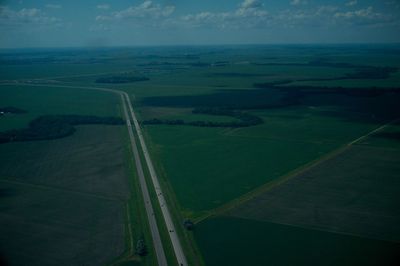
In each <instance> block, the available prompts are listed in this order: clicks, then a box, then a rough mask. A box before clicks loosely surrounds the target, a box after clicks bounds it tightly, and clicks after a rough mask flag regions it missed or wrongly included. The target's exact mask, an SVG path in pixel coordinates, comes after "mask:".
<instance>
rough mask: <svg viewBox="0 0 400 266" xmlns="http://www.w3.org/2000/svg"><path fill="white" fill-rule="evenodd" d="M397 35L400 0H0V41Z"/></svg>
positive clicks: (275, 40)
mask: <svg viewBox="0 0 400 266" xmlns="http://www.w3.org/2000/svg"><path fill="white" fill-rule="evenodd" d="M314 43H322V44H323V43H400V0H330V1H327V0H279V1H272V0H130V1H129V0H113V1H111V0H108V1H107V0H104V1H95V0H81V1H77V0H68V1H65V0H64V1H63V0H49V1H48V0H15V1H7V0H6V1H4V0H0V48H24V47H103V46H146V45H151V46H154V45H213V44H314Z"/></svg>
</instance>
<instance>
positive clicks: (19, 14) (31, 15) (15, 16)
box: [0, 6, 61, 27]
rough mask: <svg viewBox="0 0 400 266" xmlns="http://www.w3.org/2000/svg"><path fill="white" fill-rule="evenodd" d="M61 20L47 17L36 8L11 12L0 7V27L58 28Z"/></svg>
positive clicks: (6, 8)
mask: <svg viewBox="0 0 400 266" xmlns="http://www.w3.org/2000/svg"><path fill="white" fill-rule="evenodd" d="M60 23H61V20H60V19H58V18H55V17H50V16H47V15H46V14H45V13H44V12H43V11H41V10H40V9H37V8H22V9H20V10H12V9H10V8H8V7H5V6H0V27H16V26H21V25H41V26H60Z"/></svg>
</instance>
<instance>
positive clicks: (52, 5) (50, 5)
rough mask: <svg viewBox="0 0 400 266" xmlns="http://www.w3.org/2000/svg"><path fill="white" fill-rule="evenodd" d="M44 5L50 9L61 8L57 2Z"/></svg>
mask: <svg viewBox="0 0 400 266" xmlns="http://www.w3.org/2000/svg"><path fill="white" fill-rule="evenodd" d="M45 7H46V8H50V9H60V8H62V6H61V5H58V4H47V5H45Z"/></svg>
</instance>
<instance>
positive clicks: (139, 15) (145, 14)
mask: <svg viewBox="0 0 400 266" xmlns="http://www.w3.org/2000/svg"><path fill="white" fill-rule="evenodd" d="M174 11H175V6H171V5H170V6H161V5H160V4H154V3H153V2H152V1H149V0H146V1H144V2H143V3H142V4H140V5H137V6H130V7H128V8H127V9H124V10H120V11H116V12H113V13H111V15H108V16H97V17H96V20H97V21H115V20H129V19H144V18H152V19H159V18H166V17H168V16H170V15H171V14H172V13H173V12H174Z"/></svg>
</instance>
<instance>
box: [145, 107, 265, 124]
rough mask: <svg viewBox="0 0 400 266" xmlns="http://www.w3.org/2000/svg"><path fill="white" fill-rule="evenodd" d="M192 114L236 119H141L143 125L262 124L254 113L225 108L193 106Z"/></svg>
mask: <svg viewBox="0 0 400 266" xmlns="http://www.w3.org/2000/svg"><path fill="white" fill-rule="evenodd" d="M192 113H193V114H207V115H218V116H229V117H233V118H236V119H237V121H229V122H214V121H184V120H181V119H176V120H169V119H158V118H154V119H151V120H145V121H142V124H143V125H186V126H197V127H232V128H237V127H250V126H255V125H258V124H262V123H263V120H262V119H261V118H260V117H258V116H255V115H252V114H249V113H244V112H240V111H236V110H232V109H227V108H215V107H214V108H213V107H201V108H195V109H193V111H192Z"/></svg>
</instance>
